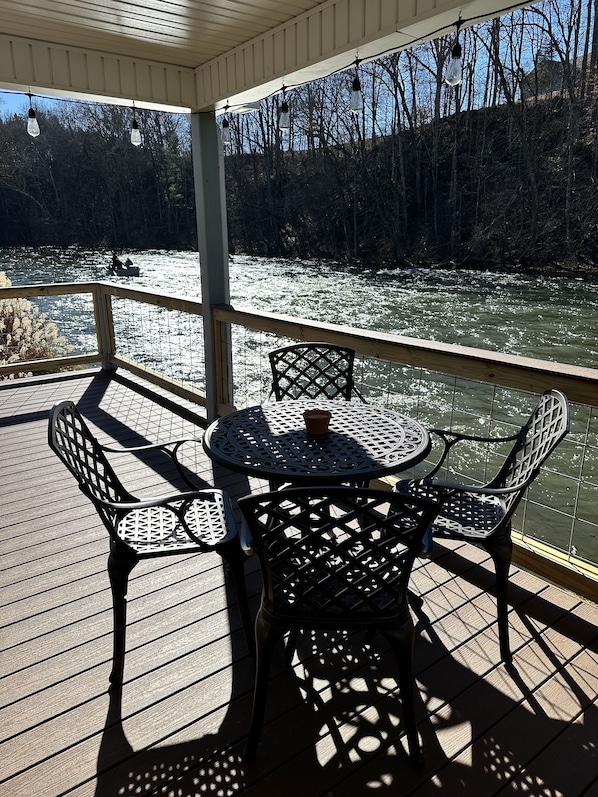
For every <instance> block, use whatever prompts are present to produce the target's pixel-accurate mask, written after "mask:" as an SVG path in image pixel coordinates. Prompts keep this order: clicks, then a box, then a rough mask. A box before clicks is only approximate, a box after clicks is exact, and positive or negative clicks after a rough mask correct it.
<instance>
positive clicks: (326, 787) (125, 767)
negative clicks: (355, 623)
mask: <svg viewBox="0 0 598 797" xmlns="http://www.w3.org/2000/svg"><path fill="white" fill-rule="evenodd" d="M418 614H419V616H420V620H421V632H422V633H420V635H419V637H418V641H417V642H416V650H417V658H418V659H419V660H420V661H422V660H423V661H424V662H427V665H425V666H424V669H423V671H422V672H420V673H419V674H418V675H417V679H418V683H419V686H420V691H421V698H420V699H419V701H418V714H419V731H420V734H421V738H422V742H423V751H424V756H425V767H424V769H423V770H420V771H417V770H414V769H413V768H412V767H411V766H410V764H409V759H408V755H407V751H406V742H405V739H404V727H403V723H402V717H401V708H400V701H399V699H398V695H397V685H396V681H395V671H396V667H395V663H394V659H393V655H392V652H391V651H390V649H385V648H386V646H385V643H384V642H382V641H381V640H380V645H379V644H378V638H376V640H372V643H371V644H369V642H368V639H367V638H366V640H365V644H363V640H360V641H359V644H357V645H355V644H353V642H354V640H352V639H351V636H349V637H347V636H346V635H345V634H341V635H339V634H336V632H335V633H334V634H331V633H330V632H311V633H310V634H300V636H299V639H298V643H297V652H296V657H295V659H294V661H293V667H292V668H291V667H289V666H288V663H287V662H285V661H284V651H283V649H282V646H281V650H280V651H279V656H278V658H277V660H276V662H275V667H274V672H273V674H272V681H271V686H270V689H271V695H272V697H273V700H272V701H271V704H272V708H271V710H270V711H269V716H268V717H267V725H266V726H265V727H264V731H263V740H262V744H261V745H260V752H259V754H258V757H257V759H256V760H255V761H254V762H252V763H250V764H247V763H245V761H244V759H243V749H244V744H245V740H246V734H247V731H248V729H249V719H250V714H251V705H250V703H251V688H250V684H249V680H250V676H251V675H252V674H253V666H252V663H249V664H247V663H243V661H241V662H238V664H233V675H232V678H233V684H232V689H231V700H230V703H229V705H228V707H227V708H226V709H223V710H225V711H226V713H225V715H224V717H223V719H222V721H221V722H220V725H219V727H218V730H217V731H216V732H214V733H208V734H206V735H203V736H202V735H199V736H197V737H196V738H192V739H189V734H190V733H192V732H193V731H192V727H191V723H192V722H193V719H194V717H196V716H198V715H200V714H201V704H198V705H193V704H190V705H189V726H187V727H186V728H183V731H182V733H183V734H184V735H185V737H186V740H185V741H182V742H180V743H175V744H168V743H165V744H160V742H159V741H158V743H156V744H154V745H153V746H151V747H146V748H144V749H140V750H137V751H135V750H133V748H132V747H131V744H130V743H129V741H128V739H127V736H126V731H125V726H126V724H127V720H126V719H125V720H124V722H123V717H122V713H121V710H122V704H121V696H120V695H119V694H114V695H111V696H110V706H109V710H108V715H107V718H106V726H105V730H104V734H103V739H102V742H101V746H100V750H99V757H98V780H97V789H96V797H108V796H109V795H117V794H129V793H139V794H143V793H148V792H152V793H154V791H160V792H161V791H162V790H164V792H165V793H173V794H177V796H178V797H193V796H194V795H197V794H216V795H218V796H219V797H229V795H231V796H232V795H236V794H240V793H243V792H245V791H249V792H251V793H252V794H254V793H255V794H259V795H260V797H262V796H263V797H269V796H270V795H280V794H281V793H291V794H296V793H299V792H302V793H304V792H307V793H312V792H313V793H315V792H316V791H317V793H321V794H324V793H325V794H327V795H331V796H335V795H339V797H340V796H341V795H342V797H344V796H345V795H347V794H360V795H361V794H366V793H370V792H374V791H376V792H380V791H383V792H388V793H392V794H396V793H397V788H399V787H400V789H401V791H400V793H401V794H405V795H407V794H411V793H412V792H413V793H416V794H417V795H428V794H429V795H435V794H440V793H442V794H457V793H462V792H467V791H469V792H471V793H472V794H480V795H482V794H483V795H484V796H485V797H486V795H494V794H498V793H499V792H500V791H501V789H503V788H504V787H505V786H507V784H509V783H510V782H511V781H513V780H514V781H516V782H517V783H519V784H520V785H521V787H523V791H524V792H525V793H526V794H527V795H529V797H559V796H560V795H566V794H571V793H575V794H581V793H582V792H583V788H584V787H580V788H579V789H576V790H574V791H570V789H569V787H570V784H571V778H572V777H573V774H572V773H573V772H576V777H577V779H578V780H579V778H583V777H586V778H589V781H588V784H590V783H591V780H592V778H593V777H594V774H592V773H595V771H596V757H597V754H598V751H597V745H596V741H595V740H596V738H598V736H597V731H598V709H597V708H596V705H595V704H593V703H592V700H593V699H594V695H593V693H592V692H591V682H590V680H588V682H587V683H586V684H585V688H584V684H583V682H580V677H579V676H580V672H579V671H577V670H576V671H575V673H574V672H573V671H572V672H571V673H568V672H567V671H564V670H561V676H560V678H559V679H558V680H559V683H560V684H561V689H563V688H564V689H566V690H568V693H569V696H570V698H569V699H570V700H574V701H576V702H577V704H578V708H579V716H580V720H579V722H578V723H576V724H574V725H571V723H570V721H569V720H567V719H563V720H560V719H557V718H556V717H555V712H556V711H557V709H556V706H552V705H551V704H550V699H549V698H550V693H546V692H545V693H544V697H543V698H542V699H540V700H538V699H536V697H535V696H534V693H533V691H532V689H530V688H529V687H528V686H527V684H526V682H527V681H528V680H529V679H528V677H527V676H526V675H522V674H520V673H519V672H518V671H517V669H516V667H515V666H511V667H510V668H509V669H508V671H507V668H505V667H504V665H499V667H498V668H497V669H500V670H501V672H502V673H503V674H504V678H503V680H504V681H507V680H509V679H511V680H512V684H511V687H510V690H502V689H499V688H497V686H496V685H495V683H496V679H491V678H488V679H485V678H484V677H478V676H477V675H476V674H475V673H472V672H471V671H470V670H469V669H468V668H467V667H466V666H464V665H463V664H460V663H459V662H458V661H457V660H456V659H455V658H452V657H450V656H447V651H446V649H445V647H444V645H443V644H442V643H441V642H440V640H439V639H438V637H437V636H436V634H435V633H434V629H433V626H429V625H427V624H426V622H425V613H424V612H423V611H420V610H418ZM422 618H424V619H423V620H422ZM581 630H582V633H583V632H584V629H581ZM357 634H359V635H363V634H364V632H357ZM540 648H541V650H540V655H541V656H542V657H543V658H545V659H546V662H547V663H548V664H550V663H551V662H552V663H553V664H554V672H556V669H557V667H558V662H557V661H556V660H555V658H556V657H555V656H554V654H553V653H552V652H551V650H550V648H549V647H548V645H544V644H542V642H540ZM536 653H538V652H536ZM516 659H517V655H516ZM245 661H246V660H245ZM299 661H301V664H299V663H298V662H299ZM546 662H545V664H546ZM435 663H436V664H438V663H439V666H434V664H435ZM235 670H236V672H235ZM331 672H332V673H334V675H333V678H332V680H329V679H330V674H331ZM594 681H595V676H594ZM468 690H469V691H470V692H471V694H469V695H468V694H467V693H468ZM509 691H510V692H511V693H513V692H515V693H516V694H517V698H514V697H512V696H510V695H509V694H508V692H509ZM124 694H125V701H126V690H125V693H124ZM547 694H548V703H547ZM553 694H554V692H553ZM131 721H134V720H131ZM155 735H156V739H159V730H158V731H157V733H156V734H155ZM451 735H452V741H450V740H449V741H448V742H447V739H448V738H449V736H451ZM399 737H400V739H399ZM551 744H552V745H553V752H552V755H550V749H549V752H548V755H546V754H544V755H543V752H544V751H545V748H550V745H551ZM459 745H460V747H459ZM565 760H567V765H566V766H563V762H564V761H565Z"/></svg>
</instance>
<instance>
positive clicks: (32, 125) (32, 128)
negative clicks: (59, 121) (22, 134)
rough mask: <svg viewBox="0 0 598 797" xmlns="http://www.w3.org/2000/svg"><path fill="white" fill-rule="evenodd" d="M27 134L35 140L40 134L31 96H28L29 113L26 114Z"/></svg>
mask: <svg viewBox="0 0 598 797" xmlns="http://www.w3.org/2000/svg"><path fill="white" fill-rule="evenodd" d="M27 132H28V133H29V135H30V136H31V138H36V137H37V136H39V134H40V129H39V122H38V121H37V117H36V115H35V109H34V107H33V97H32V95H31V94H30V95H29V111H28V113H27Z"/></svg>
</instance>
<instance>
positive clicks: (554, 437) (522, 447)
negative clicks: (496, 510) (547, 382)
mask: <svg viewBox="0 0 598 797" xmlns="http://www.w3.org/2000/svg"><path fill="white" fill-rule="evenodd" d="M569 421H570V411H569V402H568V400H567V397H566V396H565V395H564V394H563V393H561V392H560V391H559V390H548V391H546V392H545V393H543V394H542V396H541V398H540V401H539V402H538V405H537V407H536V409H535V410H534V411H533V412H532V414H531V415H530V417H529V420H528V421H527V423H526V424H525V425H524V426H523V427H522V428H521V431H520V432H519V435H518V437H517V440H516V441H515V444H514V446H513V448H512V449H511V451H510V453H509V455H508V456H507V459H506V460H505V463H504V465H503V466H502V468H501V469H500V471H499V473H498V474H497V475H496V476H495V478H494V479H493V480H492V482H491V483H490V484H489V485H488V486H489V487H493V488H497V487H506V488H508V489H510V490H513V492H511V493H510V494H508V495H506V496H505V503H506V509H507V513H508V514H509V515H510V514H512V513H513V512H514V511H515V508H516V506H517V504H518V503H519V501H520V500H521V498H522V496H523V493H524V492H525V490H526V489H527V488H528V487H529V485H530V484H531V483H532V481H533V480H534V479H535V478H536V476H537V475H538V473H539V472H540V468H541V466H542V464H543V463H544V462H545V461H546V459H547V458H548V457H549V456H550V454H551V453H552V452H553V451H554V449H555V448H556V447H557V445H558V444H559V443H560V442H561V440H562V439H563V438H564V437H565V435H566V434H567V433H568V431H569Z"/></svg>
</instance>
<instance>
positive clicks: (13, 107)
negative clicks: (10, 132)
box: [0, 89, 51, 117]
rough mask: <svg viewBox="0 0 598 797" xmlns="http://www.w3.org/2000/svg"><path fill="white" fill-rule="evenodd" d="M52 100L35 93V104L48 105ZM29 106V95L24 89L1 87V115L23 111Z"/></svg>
mask: <svg viewBox="0 0 598 797" xmlns="http://www.w3.org/2000/svg"><path fill="white" fill-rule="evenodd" d="M48 102H51V99H50V98H48V97H43V96H41V95H36V94H35V93H33V104H34V105H36V104H39V105H40V106H41V105H44V106H45V105H47V103H48ZM28 107H29V97H28V96H27V94H25V93H24V92H22V91H6V90H5V89H0V116H4V117H6V116H12V115H13V114H15V113H21V112H23V111H24V110H26V109H27V108H28Z"/></svg>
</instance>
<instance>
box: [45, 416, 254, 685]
mask: <svg viewBox="0 0 598 797" xmlns="http://www.w3.org/2000/svg"><path fill="white" fill-rule="evenodd" d="M48 442H49V444H50V447H51V448H52V450H53V451H54V452H55V453H56V454H57V455H58V457H59V458H60V459H61V460H62V461H63V462H64V464H65V465H66V467H67V468H68V469H69V471H70V472H71V473H72V475H73V476H74V477H75V479H76V480H77V482H78V485H79V488H80V490H81V491H82V492H83V494H84V495H85V496H87V498H89V499H90V501H91V502H92V503H93V505H94V506H95V508H96V510H97V512H98V514H99V516H100V518H101V519H102V522H103V523H104V526H105V527H106V529H107V530H108V533H109V535H110V554H109V556H108V574H109V578H110V585H111V588H112V600H113V614H114V649H113V661H112V672H111V674H110V684H111V689H114V688H121V686H122V680H123V671H124V657H125V635H126V597H127V586H128V580H129V575H130V573H131V571H132V570H133V568H134V567H135V565H136V564H137V562H139V561H140V560H141V559H148V558H153V557H158V556H168V555H173V554H188V553H193V552H194V551H195V552H201V551H203V552H208V551H216V552H218V553H219V554H220V555H221V556H222V558H223V560H224V561H225V562H226V563H227V565H228V566H229V569H230V574H231V576H232V580H233V586H234V588H235V591H236V594H237V602H238V606H239V611H240V614H241V620H242V622H243V628H244V630H245V635H246V638H247V642H248V644H249V645H250V649H251V650H252V651H253V645H254V641H253V633H252V630H253V629H252V623H251V620H250V616H249V610H248V606H247V598H246V592H245V582H244V567H243V563H244V554H243V551H242V549H241V546H240V543H239V535H238V529H237V527H236V524H235V521H234V518H233V513H232V507H231V505H230V501H229V499H228V496H227V495H226V493H224V492H223V491H222V490H217V489H205V490H192V491H188V492H176V493H171V494H169V495H161V496H159V497H157V498H153V499H149V500H139V499H138V498H136V497H135V496H134V495H132V494H131V493H130V492H129V491H128V490H126V489H125V488H124V487H123V485H122V484H121V482H120V480H119V479H118V477H117V476H116V473H115V471H114V469H113V468H112V466H111V464H110V462H109V461H108V459H107V457H106V453H107V452H112V453H142V452H150V451H152V450H156V449H161V450H162V451H164V452H165V453H166V454H168V455H169V456H170V457H171V458H172V459H173V461H174V462H175V464H176V465H177V468H178V470H179V472H180V473H181V475H182V476H183V477H185V474H184V472H183V468H182V466H181V465H180V463H179V462H178V460H177V457H176V454H177V450H178V448H179V447H180V445H182V444H183V443H184V442H186V441H182V440H178V441H172V442H170V443H163V444H159V445H155V446H154V445H148V446H140V447H136V448H129V449H122V448H118V449H117V448H110V447H108V446H102V445H100V443H99V442H98V441H97V440H96V438H95V437H94V436H93V435H92V433H91V432H90V430H89V428H88V426H87V424H86V423H85V421H84V420H83V418H82V416H81V414H80V413H79V411H78V410H77V408H76V406H75V405H74V403H73V402H72V401H63V402H61V403H60V404H57V405H56V406H55V407H54V408H53V409H52V410H51V412H50V421H49V427H48ZM186 481H187V480H186ZM188 483H189V482H188Z"/></svg>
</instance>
